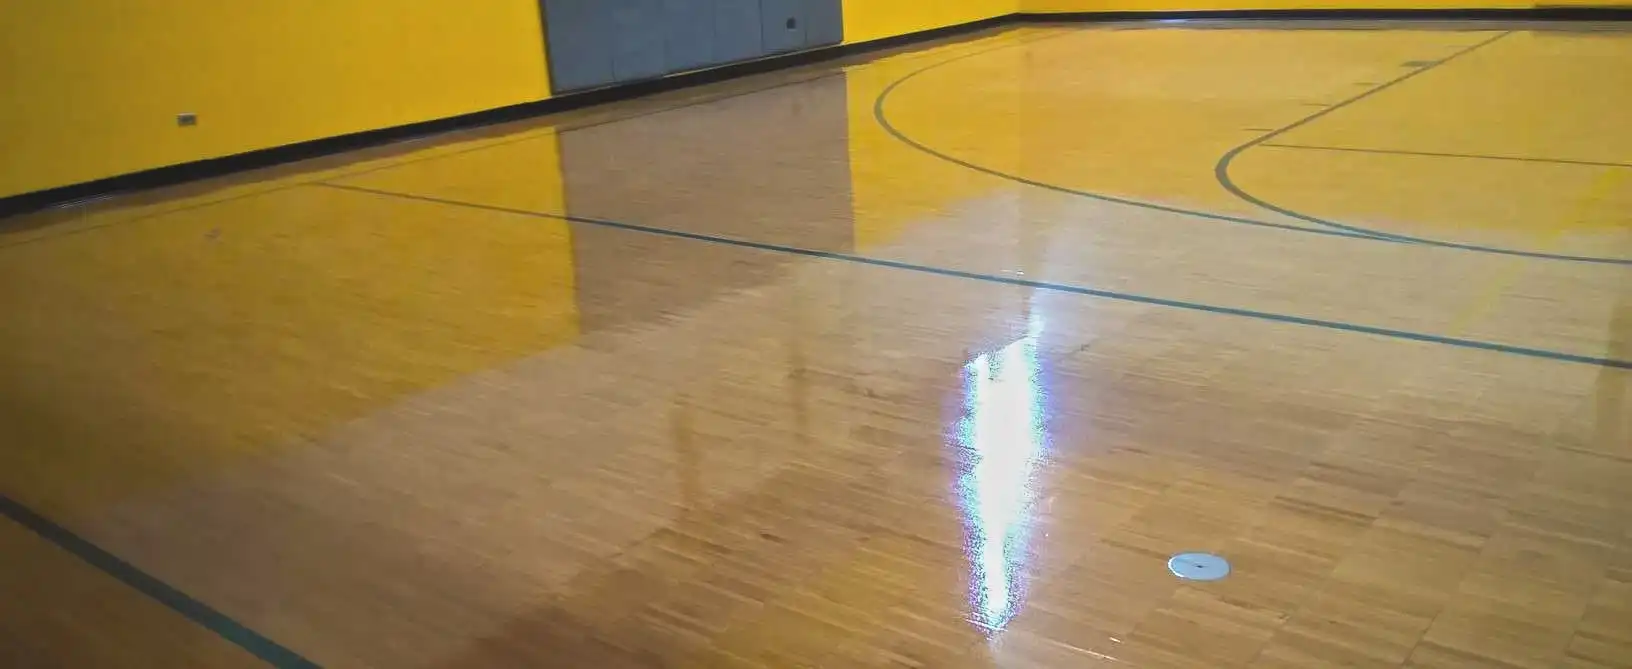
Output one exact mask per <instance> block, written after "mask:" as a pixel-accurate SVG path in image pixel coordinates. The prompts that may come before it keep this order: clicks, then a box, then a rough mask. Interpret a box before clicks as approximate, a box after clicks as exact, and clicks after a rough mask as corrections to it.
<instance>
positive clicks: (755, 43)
mask: <svg viewBox="0 0 1632 669" xmlns="http://www.w3.org/2000/svg"><path fill="white" fill-rule="evenodd" d="M760 31H761V27H760V25H759V0H714V59H713V64H718V63H730V62H733V61H738V60H747V59H749V58H758V57H760V56H762V55H764V53H765V47H764V46H763V45H764V40H763V39H762V38H761V37H760Z"/></svg>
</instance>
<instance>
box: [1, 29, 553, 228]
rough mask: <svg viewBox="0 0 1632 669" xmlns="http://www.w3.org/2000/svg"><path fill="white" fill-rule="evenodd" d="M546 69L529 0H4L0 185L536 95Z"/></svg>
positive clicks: (90, 175) (86, 174)
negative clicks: (188, 118) (180, 117)
mask: <svg viewBox="0 0 1632 669" xmlns="http://www.w3.org/2000/svg"><path fill="white" fill-rule="evenodd" d="M547 72H548V70H547V68H546V66H545V61H544V44H543V35H542V30H541V28H540V23H539V17H538V3H537V2H536V1H535V0H483V1H481V2H466V1H464V0H413V1H412V2H401V1H395V0H277V1H276V2H271V1H254V0H250V1H239V0H234V1H223V0H49V1H42V0H0V91H3V95H4V99H3V104H0V197H4V196H6V195H15V194H18V193H24V192H29V191H35V190H40V189H45V188H51V187H55V186H63V185H68V184H73V183H78V182H82V181H89V180H93V179H99V178H103V177H109V176H114V175H118V174H124V173H128V172H135V171H140V170H144V169H149V168H154V167H160V166H164V165H171V164H176V163H182V162H188V161H194V160H202V159H206V158H212V157H218V156H225V155H231V154H234V153H241V152H244V151H251V150H255V149H262V148H268V147H273V146H279V145H283V144H289V143H293V142H300V141H305V140H311V139H318V138H322V137H332V136H335V135H342V134H346V133H352V132H358V131H363V130H371V129H377V128H384V127H390V126H395V125H402V124H406V123H413V122H417V121H425V120H430V119H435V118H443V117H447V116H454V115H458V114H462V113H468V112H473V111H478V110H483V109H492V108H495V107H501V106H505V105H510V104H516V103H520V102H526V101H531V100H538V99H541V98H544V97H547V96H548V92H549V83H548V75H547ZM179 112H194V113H197V114H198V115H199V125H198V126H197V127H193V128H178V127H176V124H175V115H176V114H177V113H179Z"/></svg>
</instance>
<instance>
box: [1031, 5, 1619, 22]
mask: <svg viewBox="0 0 1632 669" xmlns="http://www.w3.org/2000/svg"><path fill="white" fill-rule="evenodd" d="M1011 18H1013V19H1017V20H1019V21H1022V22H1026V23H1077V22H1108V21H1165V20H1174V19H1183V20H1197V21H1204V20H1224V19H1243V20H1260V21H1261V20H1279V21H1287V20H1309V21H1319V20H1328V21H1331V20H1351V21H1352V20H1371V21H1450V20H1476V21H1627V20H1632V6H1626V7H1610V6H1603V7H1588V6H1580V7H1577V6H1555V7H1535V8H1524V9H1520V8H1513V9H1497V8H1489V7H1486V8H1479V7H1469V8H1465V9H1453V8H1446V9H1439V8H1435V9H1216V10H1196V11H1189V10H1184V11H1145V12H1052V13H1049V12H1031V13H1021V14H1014V15H1012V16H1011Z"/></svg>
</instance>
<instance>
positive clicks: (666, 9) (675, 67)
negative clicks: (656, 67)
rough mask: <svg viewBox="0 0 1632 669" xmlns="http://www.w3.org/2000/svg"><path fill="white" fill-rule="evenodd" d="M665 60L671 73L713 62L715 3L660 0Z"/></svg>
mask: <svg viewBox="0 0 1632 669" xmlns="http://www.w3.org/2000/svg"><path fill="white" fill-rule="evenodd" d="M663 29H664V40H663V46H664V50H665V56H666V58H665V60H666V63H667V65H668V70H669V71H670V72H680V71H683V70H695V69H697V68H699V67H703V66H705V65H709V64H712V63H714V62H715V61H714V0H663Z"/></svg>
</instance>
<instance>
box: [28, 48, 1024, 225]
mask: <svg viewBox="0 0 1632 669" xmlns="http://www.w3.org/2000/svg"><path fill="white" fill-rule="evenodd" d="M1010 18H1011V17H1009V16H996V17H992V18H989V19H982V20H979V21H974V22H971V23H963V24H959V25H955V26H946V27H943V28H936V29H934V30H927V31H924V32H917V33H909V34H906V35H897V36H894V37H887V38H884V39H878V40H872V41H868V42H857V43H853V44H840V45H835V46H829V47H821V48H817V49H810V50H807V51H796V52H792V53H787V54H780V55H775V56H770V57H766V58H759V59H755V60H750V61H744V62H741V63H732V64H730V65H724V66H721V67H716V68H711V69H706V70H696V71H692V72H683V73H680V74H673V75H669V76H665V77H659V78H655V79H647V80H644V81H636V82H630V83H624V84H619V85H616V86H608V87H605V88H595V89H589V90H584V91H572V92H568V93H564V94H562V95H559V96H555V97H550V98H546V99H543V100H538V101H536V102H524V103H521V104H515V105H510V106H507V107H499V108H496V109H487V110H483V111H478V112H472V113H469V114H461V115H459V116H452V117H448V118H440V119H433V120H430V121H422V122H419V123H410V124H407V125H399V126H393V127H389V128H380V129H378V130H365V131H363V132H356V133H351V134H347V135H338V136H335V137H325V138H322V139H314V140H311V141H306V142H298V143H295V144H286V145H283V146H276V147H272V148H267V149H257V150H254V151H247V152H244V153H238V154H233V155H230V156H222V157H220V158H208V159H205V160H198V161H194V162H188V163H180V164H177V165H168V166H165V167H157V168H153V169H149V170H143V171H140V172H132V173H129V174H121V175H118V176H113V177H108V178H106V179H97V180H95V181H87V182H84V183H77V184H72V185H68V186H61V187H57V188H50V189H46V190H41V191H34V192H30V193H22V194H18V195H12V196H9V197H5V198H0V218H5V217H8V216H15V215H18V214H24V213H29V212H34V211H39V210H42V209H49V208H52V207H61V206H71V205H74V204H77V203H81V202H85V201H88V200H97V199H101V198H104V197H108V196H112V195H118V194H124V193H132V192H138V191H144V190H151V189H154V188H161V187H164V186H174V185H177V184H183V183H188V182H192V181H198V180H201V179H207V178H211V177H219V176H224V175H228V174H233V173H236V172H244V171H248V170H255V169H261V168H266V167H274V166H277V165H283V164H287V163H293V162H297V161H301V160H309V159H312V158H320V157H323V156H329V155H334V154H337V153H345V152H347V151H356V150H359V149H366V148H371V147H377V146H381V145H385V144H390V143H393V142H400V141H403V140H408V139H415V138H421V137H427V136H432V135H439V134H443V133H447V132H452V131H455V130H468V129H473V128H480V127H482V126H489V125H497V124H500V123H509V122H512V121H519V120H523V119H529V118H534V117H539V116H547V115H550V114H558V113H561V112H565V111H570V110H574V109H581V108H584V107H592V106H595V105H601V104H607V103H611V102H618V101H622V100H628V99H631V98H638V97H643V96H647V95H653V94H656V93H663V92H667V91H673V90H679V89H683V88H693V87H697V86H706V85H708V84H714V83H719V82H721V81H725V80H727V79H736V78H740V77H746V76H750V75H755V74H762V73H765V72H772V71H775V70H782V69H787V68H792V67H798V66H801V65H809V64H813V63H819V62H822V61H828V60H835V59H838V58H844V57H848V56H854V55H858V54H865V53H869V52H873V51H882V50H885V49H891V48H896V47H901V46H906V45H910V44H916V43H918V42H926V41H929V40H935V39H943V38H946V37H954V36H957V35H962V34H967V33H974V32H978V31H981V30H985V29H988V28H993V27H997V26H1000V25H1003V24H1005V23H1008V22H1009V19H1010Z"/></svg>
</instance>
